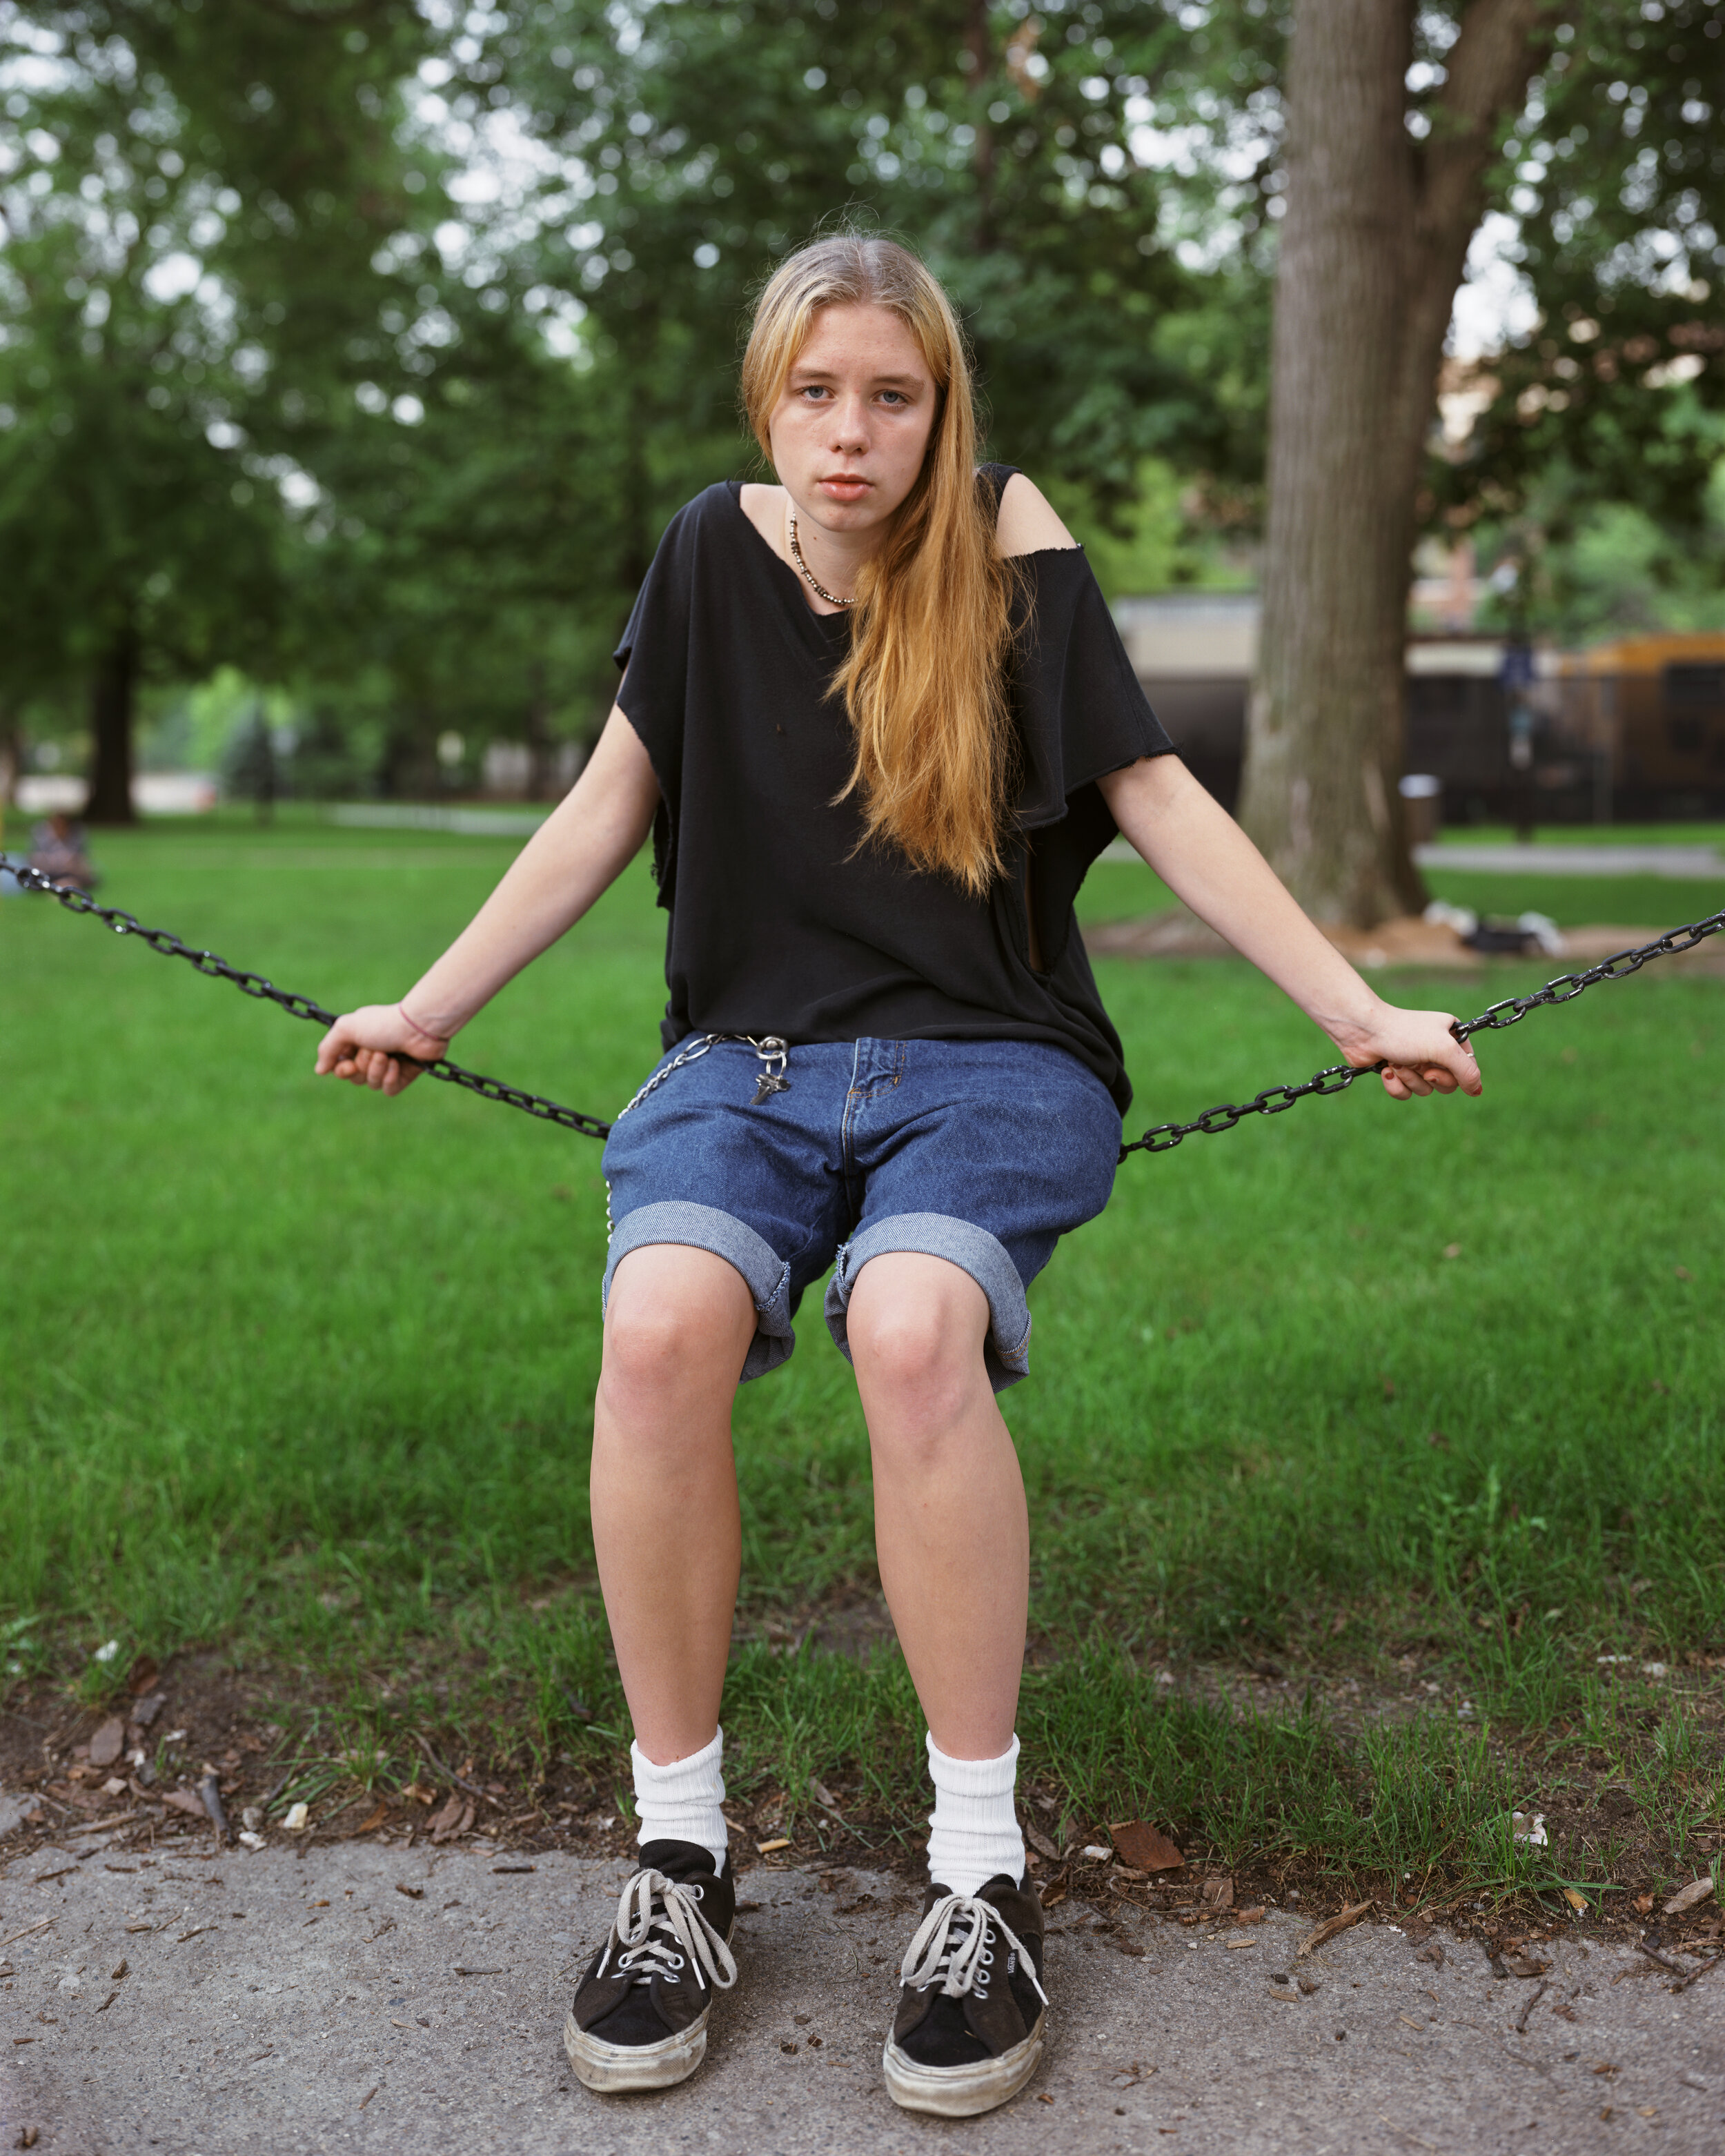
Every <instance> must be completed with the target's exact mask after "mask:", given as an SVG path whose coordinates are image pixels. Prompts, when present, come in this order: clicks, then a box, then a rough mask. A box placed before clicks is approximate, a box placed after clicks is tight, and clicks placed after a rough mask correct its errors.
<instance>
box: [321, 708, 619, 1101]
mask: <svg viewBox="0 0 1725 2156" xmlns="http://www.w3.org/2000/svg"><path fill="white" fill-rule="evenodd" d="M658 803H659V783H658V781H657V780H656V779H655V778H654V776H653V767H652V764H651V763H650V762H649V760H648V757H647V752H646V750H645V749H644V748H643V747H642V746H641V741H640V737H639V735H638V734H637V733H636V731H635V730H634V727H633V726H631V725H630V724H629V720H628V719H627V718H626V717H625V716H624V712H623V710H622V708H621V706H613V708H612V711H611V716H610V717H609V718H608V720H607V721H606V722H605V730H604V731H603V733H602V734H601V735H600V737H599V742H598V747H597V748H595V749H594V751H593V755H592V757H591V758H590V759H589V760H588V766H587V768H586V770H585V771H584V772H583V773H582V774H581V777H580V779H579V780H578V782H577V783H576V784H575V786H574V787H572V788H571V790H570V791H569V793H567V794H566V795H565V796H564V798H563V799H562V801H561V802H560V803H558V804H557V808H554V809H553V810H552V814H550V815H549V816H548V817H547V819H546V820H545V822H544V823H543V824H541V825H540V827H539V829H537V830H536V832H535V833H534V834H533V836H532V837H531V839H529V840H528V841H527V844H526V845H525V846H524V847H523V848H522V849H521V852H520V854H519V855H517V856H516V860H515V861H514V862H513V864H512V865H511V868H510V870H509V872H508V874H507V875H506V876H505V877H504V879H503V880H502V881H501V883H500V884H499V885H498V886H497V888H496V890H495V891H493V892H492V893H491V896H490V897H489V898H488V899H487V900H486V901H485V904H484V905H483V906H481V907H480V910H479V911H478V912H477V913H476V914H475V916H474V918H473V920H472V921H470V923H469V925H468V926H467V927H465V929H463V931H462V932H461V933H460V935H459V936H458V937H456V939H455V941H454V942H453V943H452V944H451V945H450V946H449V949H448V950H447V951H445V952H444V955H443V956H442V957H441V958H439V960H438V961H437V963H436V964H435V965H434V966H433V968H431V971H430V972H429V973H427V974H426V975H425V976H424V978H423V979H422V980H420V981H419V982H418V983H417V984H416V985H415V986H414V987H413V988H410V989H409V990H408V993H407V994H406V996H404V997H403V999H402V1001H401V1002H400V1003H398V1004H367V1005H366V1006H365V1008H364V1009H361V1010H357V1011H351V1012H349V1013H348V1014H347V1015H346V1016H345V1017H343V1018H338V1019H336V1023H335V1024H333V1025H332V1026H331V1028H330V1029H329V1031H328V1032H327V1033H326V1034H325V1035H324V1037H323V1039H322V1040H321V1042H320V1043H319V1044H318V1050H317V1075H318V1076H319V1077H320V1078H327V1077H331V1076H333V1077H336V1078H347V1079H351V1080H352V1081H353V1082H354V1083H355V1084H356V1085H359V1086H370V1087H371V1088H372V1091H373V1092H379V1093H388V1094H396V1093H399V1092H400V1091H402V1089H403V1086H410V1085H411V1084H412V1083H413V1080H414V1079H415V1077H417V1076H418V1072H417V1071H416V1070H414V1069H413V1066H412V1064H405V1065H404V1064H403V1063H402V1062H400V1061H398V1060H397V1059H398V1057H402V1056H408V1057H411V1058H412V1059H413V1063H435V1062H436V1061H437V1060H438V1059H439V1057H440V1056H442V1055H445V1054H446V1053H447V1052H448V1050H449V1043H450V1041H451V1040H452V1039H454V1036H455V1034H457V1033H458V1032H459V1030H460V1029H461V1028H462V1027H463V1026H464V1025H465V1024H467V1022H468V1020H469V1019H470V1018H472V1017H474V1016H475V1014H477V1013H478V1012H479V1011H480V1009H483V1007H484V1006H485V1004H488V1003H489V1002H490V999H491V998H492V997H493V996H494V995H495V994H496V993H497V991H498V989H499V988H502V987H503V986H504V985H505V983H507V982H509V981H511V980H513V979H514V978H515V977H516V974H517V973H520V972H521V968H522V967H524V966H525V965H526V964H528V963H529V962H530V961H531V960H532V959H534V958H536V957H538V956H539V953H540V952H542V951H543V950H545V949H547V947H549V946H550V945H551V944H552V943H555V942H556V941H557V938H558V937H560V936H561V935H562V933H563V932H564V931H565V930H566V929H569V928H572V927H574V925H575V923H576V922H577V921H578V920H580V918H581V916H582V915H583V913H585V912H586V911H587V910H588V907H589V906H591V905H592V904H593V901H594V900H595V899H597V898H598V896H599V895H600V893H601V892H602V891H604V890H605V888H606V887H607V885H609V884H610V883H612V882H613V881H614V880H615V879H616V878H617V876H618V875H620V874H621V872H622V871H623V870H624V868H626V867H627V866H628V865H629V862H630V861H632V860H634V857H635V855H636V854H637V852H639V849H640V845H641V842H642V840H643V839H644V838H645V837H646V835H647V833H648V831H649V829H651V827H652V823H653V813H654V810H655V808H656V807H657V806H658Z"/></svg>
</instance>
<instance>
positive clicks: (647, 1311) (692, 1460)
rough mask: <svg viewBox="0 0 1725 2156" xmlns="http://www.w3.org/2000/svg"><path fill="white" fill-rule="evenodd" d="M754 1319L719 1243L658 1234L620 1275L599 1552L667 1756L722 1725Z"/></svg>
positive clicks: (599, 1486)
mask: <svg viewBox="0 0 1725 2156" xmlns="http://www.w3.org/2000/svg"><path fill="white" fill-rule="evenodd" d="M754 1330H755V1306H754V1303H753V1301H752V1300H751V1298H750V1296H749V1291H748V1289H747V1286H745V1285H744V1283H743V1281H742V1276H741V1275H740V1274H739V1273H738V1272H737V1270H736V1269H735V1267H734V1266H732V1265H727V1264H726V1261H725V1260H724V1259H723V1258H720V1257H715V1256H714V1255H713V1254H712V1253H711V1251H709V1250H691V1249H688V1248H686V1247H685V1246H684V1245H681V1244H675V1243H654V1244H649V1245H645V1246H644V1248H642V1249H640V1250H631V1251H630V1252H629V1255H628V1256H627V1257H626V1258H624V1260H623V1261H622V1263H621V1264H620V1265H619V1266H618V1268H617V1270H616V1273H615V1275H614V1277H613V1279H612V1282H611V1296H610V1302H609V1306H608V1309H607V1311H606V1313H605V1354H604V1362H603V1366H602V1368H601V1370H600V1374H599V1389H598V1398H597V1399H596V1400H595V1401H594V1403H593V1548H594V1551H595V1553H596V1554H597V1556H598V1567H599V1584H600V1586H601V1588H602V1589H603V1591H604V1597H605V1614H606V1615H607V1617H608V1619H609V1620H610V1624H611V1638H612V1641H613V1643H614V1645H615V1647H616V1650H617V1667H618V1670H619V1674H620V1675H621V1676H622V1678H623V1689H624V1696H625V1697H626V1698H627V1699H628V1701H629V1713H630V1714H631V1716H632V1717H634V1726H635V1742H636V1743H638V1744H639V1746H640V1748H641V1749H642V1751H643V1752H644V1753H646V1755H647V1757H648V1758H649V1759H650V1760H652V1761H653V1762H654V1763H655V1764H656V1765H658V1766H661V1767H665V1766H669V1765H670V1763H672V1761H674V1760H676V1759H686V1758H688V1757H689V1756H690V1754H691V1753H695V1752H699V1751H700V1750H701V1748H702V1747H703V1746H705V1745H707V1744H710V1743H711V1742H712V1738H713V1732H714V1731H715V1730H716V1728H717V1727H718V1726H719V1695H720V1692H721V1690H722V1688H723V1686H724V1682H725V1663H726V1656H727V1655H728V1653H729V1651H730V1647H731V1620H732V1611H733V1609H735V1607H736V1603H737V1578H738V1576H739V1573H740V1572H741V1570H742V1519H741V1517H740V1515H739V1513H738V1511H737V1463H736V1460H735V1457H734V1455H732V1450H731V1404H732V1399H734V1398H735V1396H736V1393H737V1380H738V1378H740V1376H741V1374H742V1363H743V1358H744V1356H745V1355H746V1354H747V1353H748V1345H749V1342H750V1340H751V1338H752V1337H753V1334H754Z"/></svg>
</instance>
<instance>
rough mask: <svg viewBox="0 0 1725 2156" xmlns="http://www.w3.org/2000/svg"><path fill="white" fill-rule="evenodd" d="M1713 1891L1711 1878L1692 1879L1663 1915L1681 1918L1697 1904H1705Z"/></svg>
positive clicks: (1682, 1887)
mask: <svg viewBox="0 0 1725 2156" xmlns="http://www.w3.org/2000/svg"><path fill="white" fill-rule="evenodd" d="M1712 1891H1713V1882H1712V1879H1711V1878H1707V1879H1692V1880H1691V1881H1690V1882H1689V1884H1688V1885H1687V1886H1680V1887H1679V1888H1678V1889H1677V1891H1676V1893H1675V1894H1673V1895H1672V1897H1671V1900H1670V1901H1669V1902H1666V1905H1665V1908H1664V1911H1663V1914H1665V1915H1666V1916H1667V1917H1681V1915H1682V1914H1683V1912H1684V1911H1685V1910H1686V1909H1692V1908H1693V1907H1695V1905H1696V1904H1697V1902H1705V1901H1706V1899H1707V1897H1708V1895H1709V1894H1711V1893H1712Z"/></svg>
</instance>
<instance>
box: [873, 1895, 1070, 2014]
mask: <svg viewBox="0 0 1725 2156" xmlns="http://www.w3.org/2000/svg"><path fill="white" fill-rule="evenodd" d="M990 1924H992V1925H993V1927H994V1930H995V1933H996V1935H997V1936H998V1937H999V1938H1001V1939H1003V1940H1004V1942H1005V1943H1006V1945H1007V1946H1008V1947H1009V1948H1010V1949H1011V1950H1012V1951H1013V1952H1014V1953H1016V1954H1017V1955H1018V1958H1019V1967H1020V1968H1021V1969H1023V1970H1024V1974H1025V1975H1026V1976H1028V1977H1029V1979H1030V1981H1031V1983H1032V1984H1034V1985H1035V1987H1036V1996H1037V1997H1038V1998H1039V1999H1040V2000H1041V2001H1042V2003H1043V2005H1045V2006H1046V2005H1047V2004H1048V1994H1047V1993H1046V1992H1045V1990H1044V1989H1043V1988H1042V1986H1041V1984H1040V1982H1038V1980H1037V1975H1036V1964H1035V1963H1034V1961H1032V1960H1031V1958H1030V1956H1029V1952H1028V1950H1027V1949H1026V1948H1025V1945H1024V1941H1023V1940H1022V1939H1021V1938H1019V1937H1018V1935H1017V1934H1016V1933H1014V1930H1013V1928H1012V1927H1011V1925H1010V1924H1009V1923H1008V1922H1007V1921H1006V1919H1005V1917H1003V1916H1002V1915H1001V1913H1000V1912H999V1910H998V1909H997V1908H996V1907H994V1905H993V1902H985V1901H983V1898H982V1897H981V1896H980V1895H978V1894H948V1895H947V1896H946V1897H944V1898H943V1899H942V1900H941V1901H938V1902H936V1903H935V1905H934V1907H932V1909H931V1910H930V1911H929V1912H928V1914H927V1916H926V1917H924V1918H923V1919H922V1923H921V1924H920V1925H919V1926H918V1927H917V1929H916V1936H915V1938H912V1940H911V1943H910V1944H909V1946H907V1947H906V1948H905V1958H904V1959H903V1961H901V1963H899V1971H898V1974H899V1981H900V1982H901V1984H913V1985H914V1986H915V1987H916V1989H917V1990H918V1991H927V1990H929V1989H932V1987H933V1986H934V1985H936V1984H938V1985H939V1986H940V1988H941V1989H942V1991H943V1992H944V1993H945V1994H947V1998H948V1999H962V1998H963V1996H964V1994H966V1993H967V1992H972V1993H973V1994H975V1996H976V1997H977V1998H978V1999H986V1998H987V1997H988V1972H989V1970H990V1969H991V1968H992V1967H993V1961H994V1952H993V1948H992V1947H990V1945H989V1944H988V1927H989V1925H990Z"/></svg>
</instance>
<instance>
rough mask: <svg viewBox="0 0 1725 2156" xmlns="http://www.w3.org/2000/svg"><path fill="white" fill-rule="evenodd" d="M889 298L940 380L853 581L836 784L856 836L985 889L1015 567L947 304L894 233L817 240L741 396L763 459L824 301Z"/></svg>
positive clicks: (1004, 775)
mask: <svg viewBox="0 0 1725 2156" xmlns="http://www.w3.org/2000/svg"><path fill="white" fill-rule="evenodd" d="M858 304H861V305H870V306H877V307H886V308H888V309H889V310H890V311H891V312H892V313H893V314H895V315H896V316H898V318H899V320H900V321H901V322H902V323H903V324H904V326H905V327H906V329H907V330H908V331H910V333H911V336H913V337H914V338H915V339H916V346H917V349H918V350H919V351H920V352H922V358H923V362H924V363H925V364H926V365H927V368H928V371H929V372H930V373H931V374H932V377H934V382H935V388H936V393H937V404H936V409H935V418H934V424H933V427H932V429H931V431H930V434H929V438H928V448H927V451H926V453H925V454H924V456H923V459H922V470H921V471H920V472H919V473H918V475H917V477H916V485H914V486H913V487H912V488H911V491H910V493H909V494H908V495H906V498H905V500H903V502H902V503H901V505H900V506H899V508H898V510H897V511H896V514H895V516H894V517H893V520H892V523H891V527H890V528H889V530H888V532H887V535H886V542H885V544H884V545H883V546H882V547H881V548H880V552H878V553H877V554H876V555H875V557H874V558H873V560H872V561H870V562H869V563H868V564H867V565H866V566H865V568H864V570H863V572H862V573H861V575H860V577H859V578H858V580H857V589H856V605H855V611H854V612H853V613H852V615H851V624H852V630H851V641H850V657H849V658H848V659H847V660H845V664H844V665H843V666H841V667H840V668H839V670H838V672H837V673H836V674H835V675H834V677H833V684H832V692H833V693H834V695H839V694H842V695H843V696H844V699H845V709H846V711H848V712H849V714H850V724H851V729H852V731H853V733H854V735H855V742H856V758H855V763H854V764H853V766H852V767H851V773H850V779H849V780H848V781H847V783H846V784H845V788H844V790H843V792H842V793H839V796H838V797H837V798H839V800H841V801H842V800H845V799H846V798H848V797H849V796H850V795H851V794H853V793H855V794H859V795H860V797H861V804H862V817H863V829H864V841H865V843H866V842H867V841H868V840H870V839H886V840H890V841H891V843H893V844H896V846H898V847H899V848H900V849H901V850H902V851H903V852H904V853H905V854H906V855H908V856H909V858H910V860H911V862H912V863H913V864H914V865H916V867H917V868H919V869H932V870H941V871H942V872H944V873H945V874H946V875H949V876H951V877H952V879H953V880H955V881H956V882H957V883H958V884H959V885H962V886H963V889H964V890H966V891H969V892H971V893H972V894H973V895H975V896H981V895H982V894H983V892H984V891H987V890H988V886H989V884H990V883H991V882H992V881H993V879H994V878H995V877H996V876H998V875H999V874H1000V873H1001V872H1002V868H1003V865H1004V864H1003V856H1002V835H1003V831H1004V826H1005V824H1006V820H1007V816H1008V812H1009V792H1010V788H1011V783H1012V778H1013V767H1014V745H1013V734H1012V726H1011V721H1010V717H1009V713H1008V711H1007V706H1006V699H1005V694H1004V678H1005V672H1006V663H1007V660H1008V657H1009V650H1010V645H1011V638H1012V624H1011V615H1010V606H1011V598H1012V572H1011V571H1010V569H1009V566H1008V564H1007V563H1006V562H1004V560H1003V559H1002V557H1001V553H1000V549H999V545H998V544H997V542H996V540H995V536H994V518H993V513H992V509H993V505H992V501H990V500H988V497H987V496H986V495H985V494H984V493H983V490H979V489H978V485H977V482H976V446H977V444H976V410H975V405H974V402H973V395H972V389H971V372H970V362H969V358H968V354H967V353H966V351H965V347H964V336H963V331H961V330H960V328H959V326H958V321H957V316H955V315H954V313H953V311H952V302H951V301H950V300H948V299H947V295H946V294H945V293H944V292H943V291H942V290H941V287H940V285H938V284H937V282H936V280H935V279H934V278H933V277H932V276H931V275H930V274H929V272H928V271H927V269H925V268H924V266H923V265H922V263H921V262H919V261H918V260H917V259H916V256H915V255H914V254H911V252H910V251H909V249H906V248H903V247H900V246H898V245H897V244H896V243H895V242H893V241H892V240H890V239H865V238H855V237H851V236H850V235H845V236H844V237H840V238H835V239H819V240H817V241H815V242H814V244H813V245H812V246H809V247H805V248H803V249H800V250H799V251H798V253H797V254H793V255H792V256H790V257H789V258H788V260H786V261H784V262H782V263H781V264H779V266H778V269H777V270H776V271H775V272H774V273H773V276H772V278H771V279H770V280H768V284H767V285H766V287H765V289H764V290H762V294H761V296H760V299H759V300H758V302H757V305H756V308H755V318H754V324H753V326H752V330H751V331H750V334H749V341H748V348H747V351H746V352H745V353H744V355H743V362H742V402H743V408H744V410H745V412H746V413H747V417H748V423H749V425H750V427H751V429H752V430H753V433H754V436H755V439H756V440H757V442H758V443H759V444H760V445H761V449H762V453H763V454H765V455H766V456H767V457H768V459H769V460H770V459H771V457H772V454H773V446H772V442H771V439H770V435H769V428H770V424H771V421H772V417H773V410H774V408H775V407H776V406H777V404H778V400H779V398H780V396H781V395H782V394H783V390H784V385H785V382H786V380H787V378H788V376H789V374H790V371H791V368H792V367H793V365H794V364H795V362H796V358H797V355H798V352H801V350H802V349H803V345H804V344H805V343H806V342H807V341H808V338H809V330H810V328H811V326H812V325H813V323H814V317H815V316H816V315H817V313H819V311H820V310H821V309H822V308H823V307H830V306H835V305H858Z"/></svg>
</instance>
